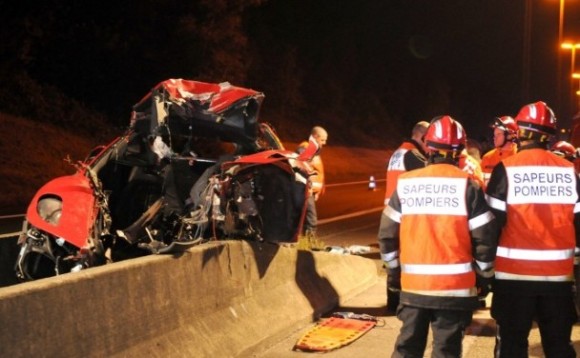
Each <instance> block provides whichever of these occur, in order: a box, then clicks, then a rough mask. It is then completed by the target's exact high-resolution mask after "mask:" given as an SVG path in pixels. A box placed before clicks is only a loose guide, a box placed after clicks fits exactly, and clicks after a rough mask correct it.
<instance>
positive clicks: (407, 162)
mask: <svg viewBox="0 0 580 358" xmlns="http://www.w3.org/2000/svg"><path fill="white" fill-rule="evenodd" d="M426 162H427V159H426V158H425V156H424V155H423V153H422V152H421V150H420V149H419V147H418V145H417V144H416V143H415V141H404V142H403V143H402V144H401V146H400V147H399V148H397V150H395V151H394V152H393V154H392V155H391V158H389V162H388V164H387V173H386V183H387V188H386V190H385V205H387V204H388V202H389V198H390V197H391V195H393V192H394V191H395V188H396V187H397V180H398V178H399V175H401V174H402V173H404V172H406V171H409V170H412V169H417V168H423V167H424V166H425V164H426Z"/></svg>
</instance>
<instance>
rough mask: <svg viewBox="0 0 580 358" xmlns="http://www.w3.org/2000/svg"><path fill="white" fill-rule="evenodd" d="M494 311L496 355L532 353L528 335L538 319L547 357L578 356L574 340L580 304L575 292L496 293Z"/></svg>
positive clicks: (512, 356) (515, 357) (516, 356)
mask: <svg viewBox="0 0 580 358" xmlns="http://www.w3.org/2000/svg"><path fill="white" fill-rule="evenodd" d="M491 315H492V317H493V318H494V319H495V320H496V322H497V327H498V329H497V334H496V346H495V357H507V358H520V357H528V336H529V334H530V330H531V328H532V321H534V320H535V321H537V323H538V328H539V329H540V336H541V338H542V348H543V349H544V354H545V355H546V357H547V358H551V357H554V358H567V357H571V358H573V357H576V353H575V352H574V347H573V346H572V343H571V341H570V336H571V334H572V325H573V324H574V323H575V322H576V320H577V316H576V308H575V306H574V298H573V295H572V293H570V295H565V296H549V295H535V296H534V295H518V293H517V291H516V290H514V292H510V293H494V294H493V297H492V303H491Z"/></svg>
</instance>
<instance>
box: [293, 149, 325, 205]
mask: <svg viewBox="0 0 580 358" xmlns="http://www.w3.org/2000/svg"><path fill="white" fill-rule="evenodd" d="M310 147H312V143H311V142H306V141H304V142H302V143H300V144H299V145H298V150H297V152H298V153H299V154H303V153H304V151H305V150H307V149H308V148H310ZM319 153H320V149H317V151H316V152H315V153H313V154H312V156H311V158H310V159H306V161H307V162H308V164H310V166H311V167H312V169H314V170H315V171H316V174H315V175H312V176H310V178H309V179H310V182H311V185H312V187H311V188H312V193H313V194H320V195H322V194H323V193H324V163H323V162H322V158H321V157H320V154H319Z"/></svg>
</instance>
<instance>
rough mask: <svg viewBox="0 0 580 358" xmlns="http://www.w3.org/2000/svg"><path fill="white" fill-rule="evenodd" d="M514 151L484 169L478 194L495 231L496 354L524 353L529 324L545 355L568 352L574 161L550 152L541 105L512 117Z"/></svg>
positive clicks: (577, 190)
mask: <svg viewBox="0 0 580 358" xmlns="http://www.w3.org/2000/svg"><path fill="white" fill-rule="evenodd" d="M515 119H516V122H517V125H518V127H519V130H518V137H519V141H520V142H519V148H518V153H516V154H514V155H512V156H510V157H509V158H506V159H503V160H502V161H501V162H500V163H499V164H498V165H497V166H496V167H495V168H494V169H493V171H492V173H491V178H490V180H489V184H488V186H487V192H486V198H487V201H488V203H489V205H490V206H491V208H492V211H493V212H494V214H495V216H496V219H497V221H498V224H499V225H500V228H502V229H501V235H500V238H499V246H498V249H497V257H496V261H495V282H494V286H493V287H494V288H493V297H492V303H491V315H492V317H493V318H494V319H495V320H496V322H497V333H496V347H495V352H496V356H500V357H510V358H511V357H527V356H528V335H529V332H530V329H531V327H532V321H533V320H536V321H537V324H538V327H539V329H540V335H541V339H542V347H543V348H544V353H545V355H546V357H558V358H565V357H576V353H575V352H574V348H573V346H572V344H571V342H570V335H571V331H572V325H573V324H574V322H576V319H577V317H576V310H575V307H574V296H573V284H574V272H573V269H574V250H575V248H576V250H577V249H578V243H579V238H580V214H579V212H580V210H579V208H580V203H579V200H578V198H579V194H580V186H579V183H578V178H577V176H576V174H575V172H574V165H573V164H572V163H570V162H569V161H567V160H566V159H564V158H560V157H558V156H556V155H554V154H553V153H550V152H549V151H548V150H547V148H548V142H549V141H550V139H551V138H553V136H554V135H555V134H556V117H555V116H554V113H553V112H552V110H551V109H550V108H549V107H548V106H547V105H546V103H544V102H536V103H532V104H528V105H526V106H524V107H522V109H521V110H520V112H519V113H518V115H517V116H516V118H515Z"/></svg>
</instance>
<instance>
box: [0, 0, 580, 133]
mask: <svg viewBox="0 0 580 358" xmlns="http://www.w3.org/2000/svg"><path fill="white" fill-rule="evenodd" d="M246 1H249V0H246ZM234 2H235V3H243V2H244V1H243V0H236V1H232V2H230V3H234ZM198 3H204V0H198V1H190V2H182V1H178V0H163V1H145V0H143V1H127V2H123V3H117V2H116V1H108V0H104V1H101V2H99V3H86V4H83V5H79V2H76V1H75V2H71V1H64V0H63V1H51V0H46V1H42V2H38V1H30V2H29V1H23V2H19V3H17V4H12V3H10V4H7V3H0V20H1V21H0V22H1V23H2V25H0V30H1V31H0V40H1V41H0V50H2V51H3V52H4V53H3V54H2V57H3V58H4V59H3V60H2V59H0V70H2V69H3V68H4V69H6V68H11V67H9V66H8V65H7V64H10V66H12V65H13V64H14V63H19V64H20V66H21V67H23V68H24V69H25V70H26V71H27V72H28V73H30V74H31V76H32V77H34V78H35V79H37V80H38V81H39V82H42V83H47V84H51V85H54V86H56V87H58V88H59V89H61V90H62V91H63V92H64V93H66V94H68V95H70V96H72V97H75V98H77V99H79V100H81V101H82V102H84V103H87V104H89V105H91V106H93V107H95V108H96V109H98V110H100V111H102V112H105V113H107V114H109V115H110V116H113V117H124V116H125V114H126V113H128V112H129V110H130V106H131V105H132V104H133V103H135V102H136V101H138V100H139V99H140V98H141V97H142V96H143V95H144V94H145V92H146V91H147V90H148V89H149V88H151V87H152V86H153V85H155V84H156V83H158V82H159V81H161V80H164V79H166V78H170V77H174V78H179V77H182V78H189V79H199V78H198V76H201V77H203V75H207V73H205V72H204V73H203V74H201V75H200V71H202V69H204V68H206V69H207V68H208V67H209V68H211V70H212V73H211V76H210V75H207V77H209V78H203V80H208V79H209V80H213V81H216V82H217V81H223V80H229V81H231V82H232V83H234V84H238V85H243V86H247V87H252V88H256V89H259V90H262V91H264V92H265V93H266V102H265V104H264V105H265V106H266V107H267V108H266V110H265V111H264V112H263V113H264V114H265V115H268V116H272V117H275V116H276V115H278V116H283V115H282V114H280V113H284V116H287V117H288V118H292V116H295V117H299V116H302V117H308V116H311V117H312V118H316V119H318V120H320V121H322V123H323V124H328V125H332V124H334V125H337V123H338V124H339V125H342V126H350V125H352V123H351V122H350V121H352V120H353V118H354V120H355V121H358V122H359V125H360V124H361V123H363V122H364V121H368V122H369V123H371V124H370V125H372V126H375V127H376V125H377V124H376V123H375V122H373V121H372V120H370V119H369V118H372V117H381V116H388V117H389V118H391V119H392V120H393V121H402V122H403V123H404V124H403V125H402V127H404V128H405V127H406V128H408V127H409V126H410V125H412V123H414V122H416V121H417V120H422V119H426V120H428V119H430V118H432V117H434V116H436V115H440V114H451V115H452V116H454V117H455V118H456V119H458V120H459V121H461V122H462V123H464V125H465V126H466V128H467V130H468V135H469V134H470V133H485V132H486V131H488V129H487V125H488V123H489V122H490V120H491V118H492V117H493V116H500V115H506V114H508V115H512V116H515V115H516V114H517V111H518V110H519V108H520V107H521V106H522V105H524V104H526V103H529V102H533V101H537V100H544V101H546V102H547V103H548V104H549V105H550V106H552V108H553V109H554V110H555V111H556V114H557V116H558V117H559V119H560V121H561V123H563V124H566V122H567V121H568V120H569V118H570V116H571V113H572V109H573V108H572V107H573V106H574V105H573V101H574V100H575V98H574V97H573V96H572V95H571V93H573V91H572V90H571V89H570V88H569V87H567V86H568V84H569V82H568V75H569V71H570V52H569V51H568V52H565V51H564V52H562V57H561V60H562V80H561V81H562V86H561V89H560V92H558V89H557V88H556V87H557V61H558V46H557V41H558V15H559V1H557V0H365V1H360V2H352V1H349V2H346V1H336V0H334V1H330V0H316V1H314V0H295V1H294V0H293V1H287V0H269V1H265V2H263V3H262V4H261V5H259V6H256V7H253V8H247V9H246V10H245V12H244V16H243V19H244V22H243V26H242V28H243V30H242V31H243V32H244V33H245V36H246V37H245V38H243V39H233V40H232V37H231V36H230V37H225V38H223V39H220V38H219V35H218V36H215V31H217V32H220V31H224V32H225V33H227V30H228V29H231V26H230V24H231V22H227V21H224V22H223V23H220V22H219V13H218V21H217V25H214V27H208V28H210V30H213V31H214V34H213V36H214V37H215V38H216V39H215V40H213V42H208V41H205V42H204V41H203V40H199V37H197V38H196V37H195V36H193V35H191V34H189V33H187V30H188V29H191V28H195V27H196V26H198V27H199V26H200V24H202V25H203V24H204V21H206V24H207V23H211V21H208V20H207V18H208V16H207V13H206V14H204V15H200V12H199V7H196V6H197V4H198ZM205 3H208V4H212V2H211V1H205ZM217 3H225V4H228V2H227V1H226V2H224V1H218V0H216V2H215V4H217ZM526 3H528V4H530V5H531V6H532V14H531V17H527V21H529V24H530V25H531V32H530V34H529V35H530V39H531V43H530V51H529V61H530V67H529V72H528V74H529V81H530V84H529V88H526V87H525V86H524V74H525V73H524V66H523V65H524V60H525V56H524V51H523V47H524V24H525V20H526V17H525V15H524V14H525V11H524V9H525V4H526ZM63 4H66V5H63ZM71 4H73V5H71ZM65 6H66V8H65ZM59 7H62V8H59ZM565 10H566V11H565V14H566V16H565V21H564V24H565V29H564V39H565V40H573V39H574V37H576V39H577V40H578V41H580V0H574V1H572V0H569V1H566V8H565ZM43 16H45V17H46V18H43ZM204 16H205V18H204V19H200V17H204ZM31 19H32V20H31ZM188 19H189V20H188ZM191 19H193V20H191ZM210 20H211V19H210ZM188 21H189V22H188ZM212 21H213V20H212ZM214 22H216V21H214ZM31 23H32V24H36V25H31ZM152 29H153V30H152ZM205 29H206V30H207V28H205ZM192 32H196V30H194V31H192ZM197 33H198V34H199V31H197ZM206 33H210V32H206ZM30 39H32V40H31V41H30V42H27V41H24V40H30ZM93 41H95V42H94V43H93ZM27 46H28V47H27ZM99 46H100V47H99ZM210 46H223V48H224V49H226V51H225V53H226V54H227V55H226V57H228V56H229V55H237V56H240V54H239V53H236V52H235V51H231V52H229V53H228V52H227V50H228V49H229V48H233V49H234V50H235V49H237V48H241V49H243V50H244V51H248V52H246V54H247V55H245V57H240V58H238V59H236V60H235V61H230V62H229V63H237V66H239V67H240V68H245V69H247V70H248V72H247V75H245V76H240V77H239V78H240V81H241V83H240V82H236V80H237V78H236V77H238V76H236V75H235V74H234V75H232V74H231V72H228V70H229V68H216V67H217V66H213V67H212V66H209V65H208V61H209V60H208V58H209V57H207V56H204V54H207V53H209V52H211V51H208V47H210ZM23 51H25V52H26V51H27V52H26V56H23V55H22V53H23ZM214 53H215V51H214ZM250 54H251V55H250ZM27 56H28V57H27ZM234 57H235V56H234ZM23 58H26V60H23ZM216 58H219V56H217V57H216ZM214 61H215V58H214ZM225 61H226V62H224V63H228V62H227V59H226V60H225ZM236 61H237V62H236ZM2 65H3V66H2ZM226 67H227V66H226ZM233 68H236V66H234V67H233ZM575 86H577V83H576V84H575ZM292 88H293V90H292ZM293 91H294V92H293ZM295 92H299V93H300V94H302V95H303V98H297V97H296V96H295V95H294V96H293V95H292V93H295ZM526 92H527V94H526ZM0 95H1V93H0ZM560 97H561V103H558V99H559V98H560ZM367 100H368V101H367ZM5 101H6V99H4V100H3V99H2V98H0V106H1V105H2V102H5ZM268 106H269V107H268ZM342 107H344V108H342ZM296 108H299V109H300V110H296V111H295V113H291V114H286V113H287V112H285V111H290V112H292V110H293V109H296ZM0 109H1V108H0ZM574 110H575V108H574ZM275 112H277V113H275ZM365 118H366V119H365ZM123 120H124V119H123ZM313 120H315V119H313ZM325 121H326V122H325ZM362 127H363V130H366V131H369V130H374V129H369V128H365V127H364V125H362ZM486 134H489V133H486Z"/></svg>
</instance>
